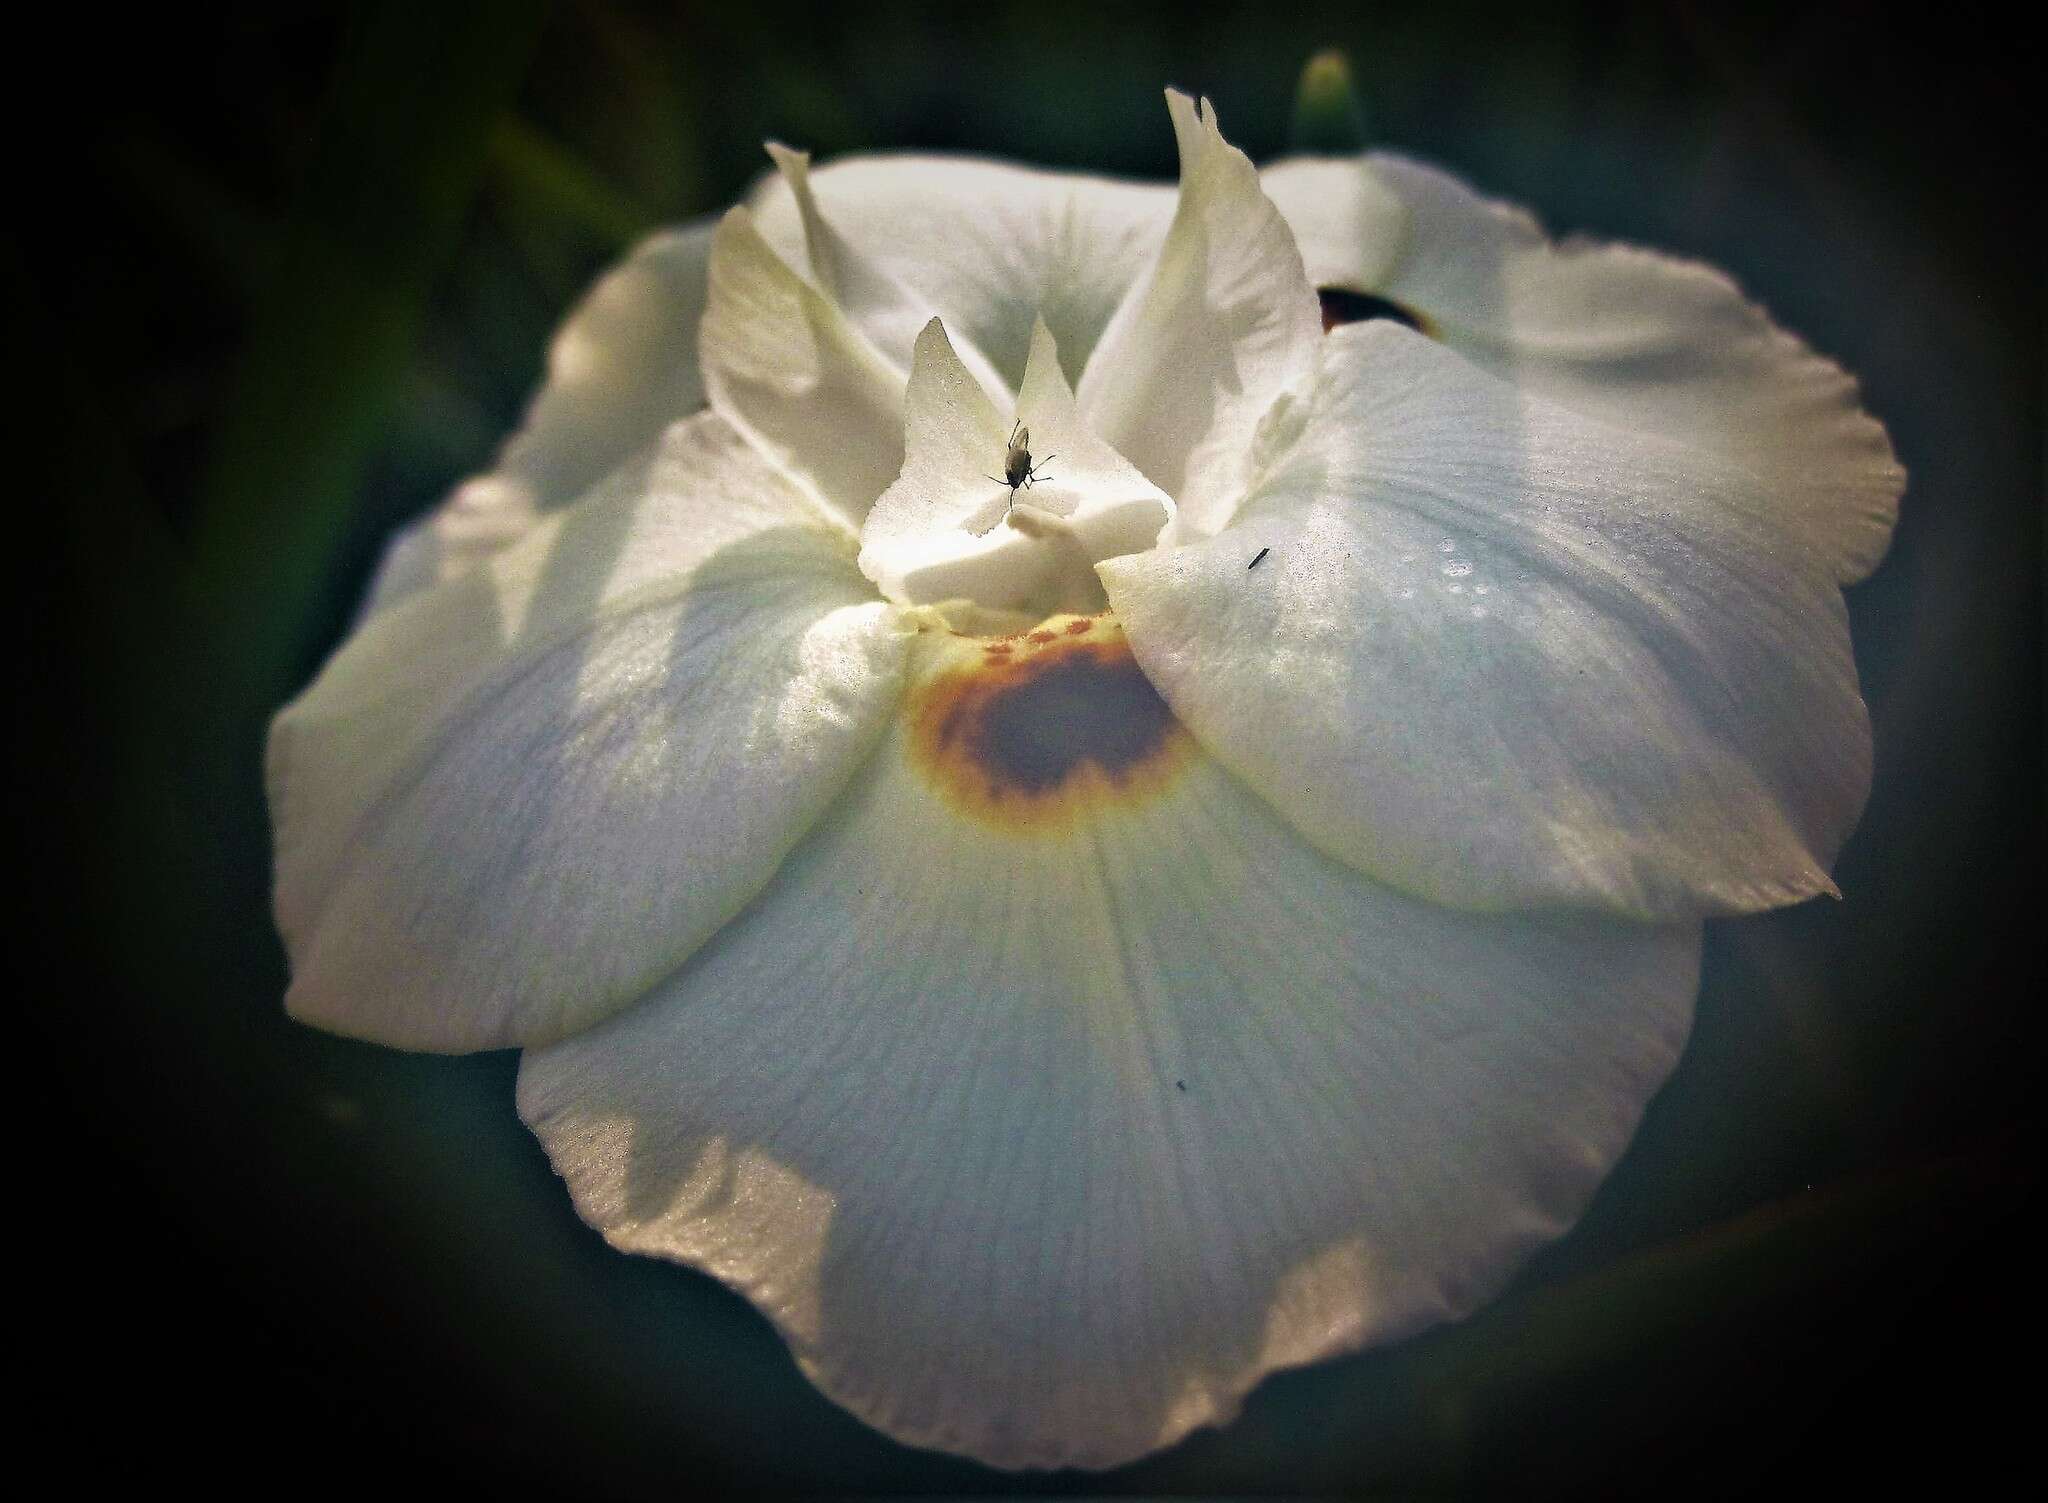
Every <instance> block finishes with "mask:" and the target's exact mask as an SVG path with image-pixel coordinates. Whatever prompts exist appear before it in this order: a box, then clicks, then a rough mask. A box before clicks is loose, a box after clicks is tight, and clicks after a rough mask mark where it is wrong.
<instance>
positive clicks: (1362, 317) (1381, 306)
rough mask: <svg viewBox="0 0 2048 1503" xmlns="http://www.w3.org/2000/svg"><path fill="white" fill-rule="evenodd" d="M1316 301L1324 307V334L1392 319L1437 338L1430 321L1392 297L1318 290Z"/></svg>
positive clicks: (1341, 290) (1331, 289)
mask: <svg viewBox="0 0 2048 1503" xmlns="http://www.w3.org/2000/svg"><path fill="white" fill-rule="evenodd" d="M1316 301H1317V302H1318V303H1320V304H1322V307H1323V332H1324V333H1325V334H1327V333H1329V332H1330V331H1331V330H1332V329H1334V328H1337V327H1338V326H1339V325H1342V324H1360V323H1364V322H1365V321H1366V320H1367V319H1369V318H1386V319H1392V320H1393V321H1394V322H1395V323H1397V324H1405V325H1407V326H1408V327H1409V328H1411V329H1413V330H1414V331H1415V332H1416V333H1418V334H1427V335H1428V336H1429V337H1430V338H1431V339H1434V338H1436V330H1435V329H1433V328H1431V327H1430V324H1429V320H1428V319H1427V318H1426V317H1424V316H1423V315H1422V314H1420V313H1418V312H1416V311H1415V310H1414V309H1413V308H1404V307H1403V306H1401V304H1399V303H1397V302H1395V301H1394V300H1393V299H1391V298H1384V297H1378V296H1375V295H1374V294H1372V293H1370V292H1352V291H1351V290H1350V289H1348V288H1344V287H1318V288H1317V289H1316Z"/></svg>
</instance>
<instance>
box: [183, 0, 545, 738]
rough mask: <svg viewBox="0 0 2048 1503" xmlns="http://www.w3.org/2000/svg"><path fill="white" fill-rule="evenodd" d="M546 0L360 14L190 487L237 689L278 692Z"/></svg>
mask: <svg viewBox="0 0 2048 1503" xmlns="http://www.w3.org/2000/svg"><path fill="white" fill-rule="evenodd" d="M545 10H546V7H545V6H544V5H543V4H542V3H540V0H506V3H500V4H493V5H485V4H459V5H449V6H431V5H424V6H423V5H416V4H399V3H385V4H378V5H373V6H370V7H368V8H367V9H366V10H365V11H364V12H363V13H362V14H361V15H360V16H359V17H358V18H357V24H356V26H355V28H354V32H353V34H352V36H351V37H350V39H349V44H348V46H347V48H346V50H345V53H344V57H343V61H342V63H341V65H340V68H339V70H338V74H337V77H336V80H335V86H334V92H333V95H332V97H331V98H330V100H329V102H328V107H327V110H326V116H325V123H324V126H323V129H322V132H321V137H320V141H319V143H318V146H317V148H316V150H315V152H314V156H313V160H312V165H311V167H310V169H309V171H308V174H307V177H306V180H305V182H304V184H303V187H302V191H301V193H300V196H299V200H298V203H297V206H296V212H295V213H294V215H293V218H292V222H291V225H290V227H289V229H288V231H287V233H286V240H285V244H284V247H283V250H282V253H281V256H280V260H279V266H278V271H277V275H276V278H275V280H274V281H273V283H272V285H271V287H270V289H269V291H268V294H267V296H265V297H264V298H263V299H262V300H261V302H260V304H259V306H258V309H257V312H256V316H255V320H254V324H253V327H252V332H251V340H250V345H249V349H248V353H247V356H246V359H245V361H244V364H243V366H242V369H241V373H240V379H239V382H238V384H237V387H236V390H235V393H234V396H233V398H232V400H231V401H230V403H229V406H228V408H227V410H226V411H225V413H224V414H223V417H222V420H221V423H220V425H219V428H218V429H217V431H216V435H215V444H214V448H213V450H212V453H211V455H210V459H209V463H208V467H207V471H206V475H205V479H204V481H203V483H202V486H201V492H200V510H199V518H198V526H197V529H196V533H195V537H194V550H193V556H192V564H191V575H192V581H193V585H194V588H195V592H196V593H197V595H198V597H199V598H200V599H201V600H202V601H204V602H205V603H206V606H207V610H208V614H209V618H210V625H211V627H212V629H213V634H214V635H215V636H216V637H217V644H216V646H217V652H218V656H217V659H216V662H217V667H218V669H219V671H220V672H221V673H223V674H225V675H231V676H233V678H234V679H235V680H236V682H237V683H238V684H239V686H240V687H241V690H242V695H240V696H238V699H240V701H241V702H242V703H244V704H249V705H252V706H254V705H262V704H267V703H268V702H269V701H270V700H272V699H274V698H275V697H276V696H277V695H278V694H279V693H281V692H282V689H283V688H284V687H285V680H286V677H287V675H288V674H289V673H290V672H291V669H292V665H293V663H294V662H295V661H296V658H297V655H298V654H299V652H300V651H301V650H302V649H303V645H304V644H303V641H302V636H303V633H304V632H305V630H306V622H307V613H308V605H309V602H310V601H311V600H312V599H313V598H314V596H315V593H316V591H317V590H318V588H319V587H320V584H321V581H322V577H323V573H324V570H325V568H326V565H327V563H328V561H329V559H330V557H331V555H332V552H333V549H334V547H335V545H336V543H337V541H338V540H339V539H340V538H341V537H342V536H343V535H344V533H345V530H346V527H347V525H348V520H349V517H350V514H351V510H352V508H353V505H354V502H355V499H356V494H357V489H358V487H359V485H360V483H361V480H362V477H363V474H364V468H365V465H366V463H367V462H368V460H369V458H370V457H371V455H372V453H373V452H374V450H375V447H376V445H377V443H378V441H379V439H380V438H381V437H382V435H383V433H384V431H385V428H386V426H387V424H388V421H389V419H390V416H391V413H392V409H393V405H394V403H395V402H396V401H397V400H398V398H399V396H400V393H401V392H402V390H403V389H404V388H403V381H404V376H405V371H406V365H407V361H408V359H409V358H410V356H411V353H412V349H413V345H414V342H415V338H416V335H417V333H418V330H419V325H420V321H421V316H422V313H423V311H424V309H425V306H426V302H427V297H428V294H429V292H430V290H431V289H432V287H433V284H434V281H435V278H436V277H437V276H438V275H439V273H440V272H441V270H442V268H443V267H444V266H445V265H446V264H447V261H448V258H449V256H450V254H451V252H452V250H453V247H454V245H455V243H456V238H457V235H458V232H459V231H460V229H461V228H462V225H463V223H464V219H465V216H466V214H467V213H468V211H469V208H470V205H471V204H472V202H473V200H474V197H475V194H476V191H477V188H478V185H479V183H480V182H481V179H482V176H483V172H484V168H485V164H486V162H487V160H488V154H489V150H490V146H491V143H492V140H493V138H494V133H495V132H496V130H497V127H498V124H499V121H500V120H501V119H502V118H503V117H504V115H505V113H506V110H507V107H508V105H509V104H510V102H511V100H512V97H513V94H514V92H515V90H516V89H517V88H518V86H519V83H520V80H521V78H522V76H523V75H524V72H525V69H526V65H527V62H528V60H529V58H530V56H531V54H532V51H533V47H534V44H535V42H536V40H537V38H538V35H539V31H540V25H541V21H542V19H543V16H544V14H545Z"/></svg>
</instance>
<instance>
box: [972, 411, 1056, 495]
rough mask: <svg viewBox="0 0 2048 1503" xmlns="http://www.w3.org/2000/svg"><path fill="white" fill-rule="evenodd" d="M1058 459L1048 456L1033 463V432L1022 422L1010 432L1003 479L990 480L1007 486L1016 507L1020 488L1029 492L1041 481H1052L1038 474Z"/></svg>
mask: <svg viewBox="0 0 2048 1503" xmlns="http://www.w3.org/2000/svg"><path fill="white" fill-rule="evenodd" d="M1058 458H1059V455H1057V454H1048V455H1046V456H1045V458H1043V459H1041V460H1039V462H1038V463H1037V464H1035V465H1034V464H1033V463H1032V462H1031V430H1030V429H1029V428H1027V427H1025V426H1024V424H1023V422H1022V421H1021V420H1020V421H1019V422H1018V424H1017V426H1016V427H1014V428H1012V429H1011V430H1010V442H1009V446H1008V447H1007V448H1006V449H1004V451H1003V478H1002V479H1000V480H996V477H995V476H993V475H991V476H989V477H988V478H989V479H991V480H996V484H997V485H1007V486H1008V487H1009V488H1010V501H1011V504H1012V505H1014V504H1015V503H1016V500H1017V491H1018V488H1019V487H1022V488H1023V489H1025V490H1027V491H1028V490H1030V489H1031V487H1032V486H1034V485H1036V484H1037V483H1038V482H1039V481H1041V480H1050V479H1052V476H1050V475H1041V474H1039V473H1038V472H1039V471H1040V470H1042V469H1044V468H1045V467H1046V466H1047V465H1049V464H1051V463H1052V462H1053V461H1054V460H1055V459H1058Z"/></svg>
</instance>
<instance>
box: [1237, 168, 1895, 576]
mask: <svg viewBox="0 0 2048 1503" xmlns="http://www.w3.org/2000/svg"><path fill="white" fill-rule="evenodd" d="M1264 181H1265V184H1266V190H1267V191H1268V192H1269V193H1271V194H1272V195H1273V198H1274V201H1275V202H1276V203H1278V204H1279V206H1280V210H1281V212H1282V213H1283V214H1285V215H1286V216H1287V219H1288V222H1289V223H1290V224H1291V225H1293V226H1294V228H1295V232H1296V234H1297V235H1298V236H1299V237H1300V238H1301V240H1302V242H1303V245H1304V247H1305V248H1307V247H1315V248H1316V254H1315V256H1314V257H1313V262H1314V264H1313V265H1312V266H1311V274H1312V275H1313V276H1314V277H1315V279H1316V281H1317V285H1319V286H1338V287H1343V288H1348V289H1350V290H1353V291H1359V292H1370V293H1375V294H1378V295H1381V296H1384V297H1387V298H1389V299H1391V300H1393V301H1394V302H1396V303H1398V304H1401V305H1402V306H1403V307H1405V308H1407V309H1409V310H1410V311H1412V312H1416V313H1420V314H1422V315H1423V316H1424V317H1425V318H1426V319H1427V320H1428V322H1429V327H1430V332H1431V333H1432V334H1434V335H1436V336H1437V337H1438V338H1440V339H1442V340H1443V341H1444V343H1446V344H1448V345H1449V346H1450V347H1451V348H1452V349H1455V350H1457V351H1458V352H1459V353H1460V354H1463V355H1465V356H1467V357H1468V358H1469V359H1471V360H1473V361H1476V362H1477V363H1478V364H1480V365H1482V366H1484V367H1485V368H1486V369H1488V370H1490V371H1493V372H1494V373H1495V374H1497V375H1501V376H1504V377H1506V378H1507V379H1509V380H1511V381H1513V382H1514V383H1515V384H1516V385H1517V386H1520V387H1522V388H1524V389H1525V390H1528V391H1532V392H1535V393H1537V394H1539V395H1541V396H1545V397H1549V398H1550V399H1552V400H1553V401H1556V402H1560V403H1562V404H1563V405H1565V406H1567V407H1570V408H1572V409H1573V410H1574V411H1577V412H1581V413H1584V414H1585V415H1586V416H1588V417H1594V418H1599V419H1601V420H1602V421H1604V422H1609V423H1613V424H1615V425H1616V426H1618V427H1623V428H1629V429H1635V430H1638V431H1644V432H1650V433H1659V434H1663V435H1664V436H1666V437H1669V438H1674V439H1677V440H1679V441H1681V442H1683V443H1686V444H1690V445H1692V446H1694V447H1696V448H1700V449H1704V450H1706V451H1707V452H1709V453H1711V454H1713V455H1716V456H1718V457H1720V458H1722V459H1725V460H1732V461H1734V462H1736V463H1739V464H1741V465H1744V466H1746V467H1748V468H1750V469H1753V470H1755V471H1756V472H1757V474H1758V476H1759V477H1760V478H1761V479H1762V480H1763V481H1764V482H1765V483H1766V484H1767V485H1768V486H1769V487H1770V490H1771V493H1772V496H1773V499H1774V504H1775V507H1776V510H1777V513H1778V515H1779V517H1780V518H1781V519H1782V521H1783V524H1784V526H1785V527H1786V528H1787V529H1788V530H1790V531H1792V532H1795V533H1797V534H1798V536H1799V537H1800V539H1801V541H1802V542H1803V543H1804V544H1805V545H1806V546H1807V547H1809V548H1812V549H1817V550H1819V551H1820V552H1821V553H1823V554H1824V555H1825V556H1826V557H1827V558H1828V559H1829V560H1830V563H1831V567H1832V569H1833V571H1834V574H1835V577H1836V579H1837V580H1838V581H1840V582H1842V583H1845V584H1846V583H1851V582H1853V581H1855V580H1858V579H1861V578H1862V577H1863V576H1864V575H1866V574H1868V573H1869V572H1870V571H1871V570H1872V569H1873V568H1875V567H1876V566H1877V561H1878V560H1879V559H1880V558H1881V557H1883V555H1884V550H1885V547H1886V545H1887V544H1888V543H1889V541H1890V539H1891V530H1892V525H1893V523H1894V522H1895V521H1896V520H1897V517H1898V502H1899V493H1900V492H1901V490H1902V489H1903V488H1904V486H1905V479H1906V477H1905V472H1904V471H1903V470H1902V469H1901V468H1900V467H1899V463H1898V460H1897V459H1896V458H1895V457H1894V455H1893V453H1892V448H1891V442H1890V440H1889V439H1888V438H1887V437H1886V436H1885V431H1884V427H1883V425H1882V424H1880V423H1879V422H1877V420H1876V419H1874V418H1872V417H1871V416H1870V415H1869V414H1868V413H1866V412H1864V411H1863V409H1862V406H1861V404H1860V397H1859V393H1858V390H1857V386H1856V381H1855V379H1854V378H1853V377H1851V376H1850V375H1848V374H1847V373H1846V372H1844V371H1843V370H1842V369H1841V367H1840V366H1838V365H1836V364H1835V363H1834V362H1833V361H1831V360H1828V359H1826V358H1825V357H1823V356H1820V355H1817V354H1815V353H1814V352H1813V351H1812V350H1811V349H1809V348H1808V347H1807V346H1806V344H1805V343H1804V342H1803V341H1801V340H1800V339H1799V338H1798V337H1797V336H1795V335H1793V334H1791V333H1788V332H1787V331H1786V330H1784V329H1781V328H1778V327H1777V326H1776V325H1775V324H1773V323H1772V322H1771V319H1770V316H1769V315H1768V314H1766V313H1765V312H1764V310H1763V309H1762V308H1760V307H1758V306H1757V305H1756V304H1755V303H1752V302H1750V301H1749V300H1748V299H1747V298H1746V297H1744V296H1743V294H1742V290H1741V289H1740V288H1739V287H1737V286H1736V285H1735V283H1734V282H1732V281H1730V280H1729V278H1728V277H1727V276H1726V275H1725V274H1723V273H1721V272H1719V271H1716V270H1715V269H1713V268H1712V267H1710V266H1704V265H1701V264H1699V263H1697V262H1692V261H1681V260H1677V259H1675V258H1673V257H1670V256H1663V255H1658V254H1657V253H1655V252H1653V251H1647V250H1642V249H1639V248H1637V247H1635V246H1629V245H1610V244H1602V243H1599V242H1595V241H1589V240H1581V239H1571V240H1566V241H1564V242H1563V243H1562V244H1556V245H1553V244H1552V243H1551V241H1550V240H1549V238H1548V237H1547V236H1546V235H1545V234H1544V233H1543V229H1542V227H1541V226H1540V225H1539V224H1538V223H1537V222H1536V220H1535V219H1534V218H1533V217H1531V216H1530V215H1529V214H1528V213H1526V212H1525V211H1523V210H1521V209H1518V208H1515V207H1513V206H1511V205H1508V204H1503V203H1499V202H1496V201H1494V200H1492V199H1487V198H1482V197H1480V196H1479V195H1478V194H1476V193H1474V192H1473V191H1472V190H1471V189H1470V188H1469V187H1467V186H1466V185H1465V184H1463V183H1461V182H1459V181H1458V180H1457V179H1456V178H1453V177H1451V176H1449V175H1448V174H1446V173H1444V172H1440V171H1438V170H1437V169H1435V168H1433V167H1427V166H1424V165H1423V164H1421V163H1419V162H1411V161H1408V160H1406V159H1404V158H1401V157H1397V156H1390V155H1385V154H1375V155H1372V156H1369V157H1366V158H1363V159H1360V160H1354V161H1345V162H1338V161H1320V160H1319V161H1294V162H1281V163H1276V164H1275V165H1273V166H1271V167H1269V168H1267V169H1266V172H1265V175H1264ZM1389 196H1391V198H1392V199H1393V200H1394V201H1395V202H1397V203H1398V206H1399V210H1400V213H1399V215H1398V216H1397V215H1396V214H1395V213H1394V212H1393V211H1392V210H1391V208H1390V207H1389V206H1388V203H1387V200H1388V198H1389ZM1361 203H1372V204H1377V205H1378V206H1379V207H1378V209H1377V210H1376V211H1375V212H1373V213H1371V214H1369V215H1364V216H1359V215H1356V214H1354V213H1353V212H1352V211H1353V210H1354V209H1355V208H1357V207H1358V206H1359V205H1360V204H1361ZM1397 232H1398V233H1399V234H1400V237H1401V243H1400V250H1399V255H1398V256H1397V257H1396V258H1394V259H1393V260H1392V261H1391V263H1390V262H1389V260H1388V257H1387V248H1388V246H1389V244H1390V243H1391V242H1392V237H1393V235H1394V234H1395V233H1397ZM1347 248H1348V250H1349V255H1348V257H1347V255H1346V254H1345V252H1346V250H1347Z"/></svg>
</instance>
